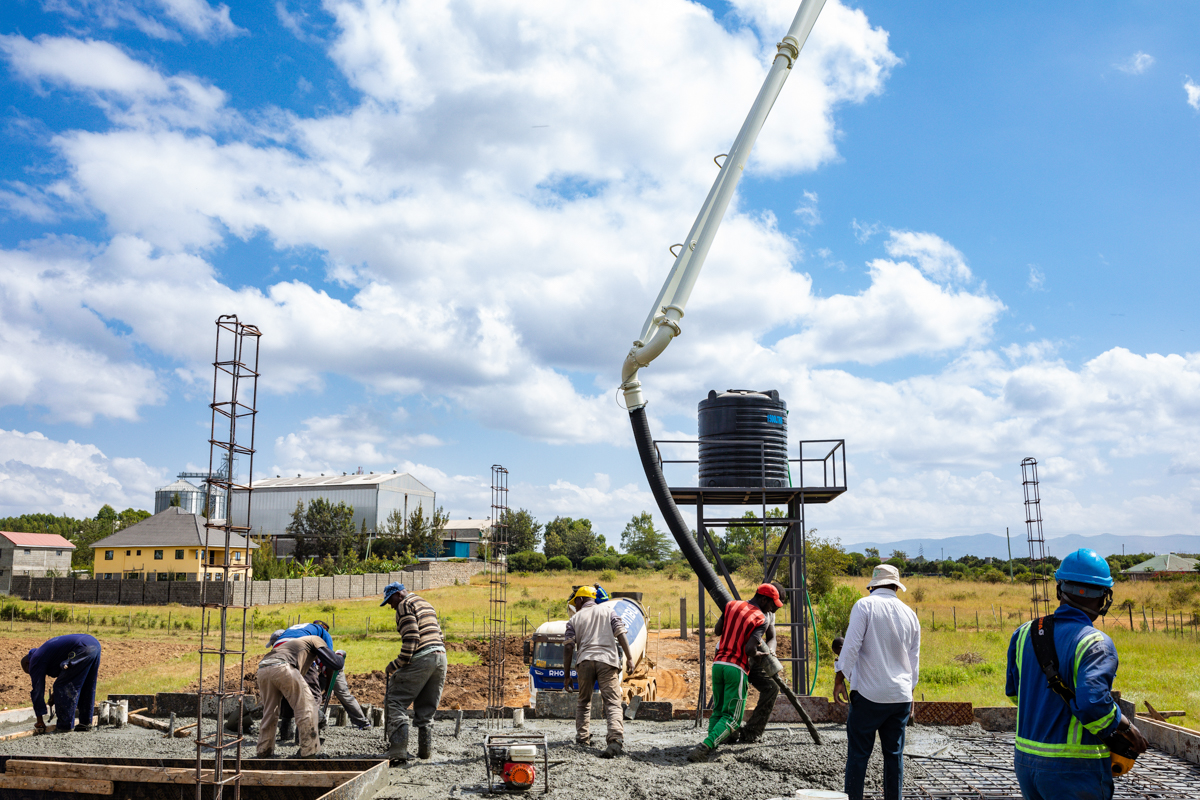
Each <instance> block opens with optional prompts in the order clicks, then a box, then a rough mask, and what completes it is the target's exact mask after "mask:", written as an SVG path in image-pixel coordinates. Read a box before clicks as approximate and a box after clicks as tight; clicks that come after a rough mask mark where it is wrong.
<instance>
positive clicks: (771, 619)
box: [713, 581, 783, 744]
mask: <svg viewBox="0 0 1200 800" xmlns="http://www.w3.org/2000/svg"><path fill="white" fill-rule="evenodd" d="M763 587H765V588H762V587H760V591H761V592H762V593H763V594H766V595H767V596H768V597H771V598H773V599H774V600H775V601H776V602H777V603H778V605H777V606H772V607H771V608H769V609H764V610H763V616H765V617H766V618H767V630H766V632H765V633H764V634H763V641H762V643H763V647H764V648H766V650H767V652H769V653H770V654H771V655H775V652H776V649H777V647H778V640H777V639H776V638H775V609H776V608H782V607H783V598H782V595H781V594H780V592H779V590H780V589H782V588H783V587H782V585H781V584H779V583H776V582H775V581H771V582H770V583H769V584H763ZM766 589H773V590H774V594H771V593H770V592H767V591H766ZM717 624H718V625H720V624H721V621H720V620H717ZM713 632H714V633H716V634H717V635H718V636H720V635H721V631H720V630H719V629H716V628H714V629H713ZM765 663H766V659H765V658H763V657H761V656H754V657H753V658H751V659H750V673H749V679H750V685H751V686H753V687H754V688H755V689H757V690H758V702H757V703H755V704H754V711H753V712H752V713H751V714H750V719H749V720H748V721H747V722H746V724H745V725H743V726H742V729H741V731H740V732H738V733H737V734H735V736H736V737H737V741H739V742H742V743H744V744H752V743H754V742H757V741H758V740H759V739H761V738H762V735H763V732H764V731H766V729H767V722H768V721H769V720H770V719H771V712H772V711H774V710H775V699H776V698H777V697H779V687H778V686H777V685H776V684H775V681H774V680H773V679H772V677H771V676H770V675H768V674H767V670H766V669H764V666H765ZM733 738H734V737H732V736H731V737H730V740H731V741H732V740H733Z"/></svg>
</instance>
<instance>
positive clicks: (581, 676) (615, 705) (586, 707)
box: [563, 586, 637, 758]
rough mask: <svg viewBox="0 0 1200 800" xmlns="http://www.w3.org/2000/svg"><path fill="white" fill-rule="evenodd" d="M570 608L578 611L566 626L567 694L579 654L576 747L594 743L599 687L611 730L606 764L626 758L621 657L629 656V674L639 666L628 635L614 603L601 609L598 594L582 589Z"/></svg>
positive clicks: (591, 588)
mask: <svg viewBox="0 0 1200 800" xmlns="http://www.w3.org/2000/svg"><path fill="white" fill-rule="evenodd" d="M569 605H570V606H571V608H572V609H574V612H575V613H573V614H571V615H570V616H571V618H570V620H568V621H567V629H566V633H565V639H564V642H565V643H564V645H563V689H565V690H568V691H569V690H570V680H571V657H572V655H574V653H575V649H576V647H578V648H579V656H578V659H577V660H578V663H577V664H576V665H575V674H576V676H577V678H578V681H579V702H578V703H577V704H576V706H575V743H576V744H580V745H583V746H584V747H587V746H588V745H590V744H591V742H592V731H591V722H592V689H593V687H594V686H595V685H597V684H598V685H599V686H600V699H601V701H602V702H603V704H604V719H605V721H606V722H607V724H608V730H607V732H606V734H605V748H604V750H603V751H601V753H600V757H601V758H614V757H616V756H619V755H621V754H622V753H624V752H625V751H624V747H625V723H624V722H623V721H622V709H621V656H620V654H619V653H618V652H617V646H618V645H620V647H621V651H623V652H624V653H625V663H626V665H628V666H627V670H628V671H629V672H633V668H634V667H635V666H637V665H636V664H635V663H634V660H633V653H632V651H630V649H629V640H628V639H627V638H626V634H627V633H628V629H626V627H625V622H624V621H623V620H622V619H621V617H620V615H619V614H618V613H617V610H616V604H615V603H597V602H596V588H595V587H592V586H580V587H579V588H578V589H576V590H575V595H574V597H572V598H571V600H570V603H569Z"/></svg>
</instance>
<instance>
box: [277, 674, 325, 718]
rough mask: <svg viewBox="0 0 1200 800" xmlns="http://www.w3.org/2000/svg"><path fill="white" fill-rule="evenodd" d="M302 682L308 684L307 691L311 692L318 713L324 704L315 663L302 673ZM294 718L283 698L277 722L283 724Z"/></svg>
mask: <svg viewBox="0 0 1200 800" xmlns="http://www.w3.org/2000/svg"><path fill="white" fill-rule="evenodd" d="M304 682H305V683H307V684H308V690H309V691H310V692H312V696H313V702H314V703H316V704H317V711H318V712H320V710H321V706H322V705H323V704H324V702H325V689H324V688H323V687H322V686H321V671H320V668H319V667H318V666H317V662H316V661H314V662H313V663H312V664H310V665H309V667H308V672H306V673H304ZM295 716H296V712H295V711H293V710H292V707H291V705H290V704H289V703H288V701H287V698H286V697H285V698H283V699H282V700H281V701H280V704H279V721H280V722H285V721H287V720H289V719H293V718H294V717H295ZM318 722H320V720H318Z"/></svg>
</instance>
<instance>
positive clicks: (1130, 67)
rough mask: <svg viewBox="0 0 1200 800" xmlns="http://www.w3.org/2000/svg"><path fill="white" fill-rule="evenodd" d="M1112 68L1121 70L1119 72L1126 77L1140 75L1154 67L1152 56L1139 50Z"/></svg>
mask: <svg viewBox="0 0 1200 800" xmlns="http://www.w3.org/2000/svg"><path fill="white" fill-rule="evenodd" d="M1113 66H1115V67H1116V68H1117V69H1119V70H1121V72H1124V73H1125V74H1126V75H1141V74H1142V73H1144V72H1145V71H1146V70H1148V69H1150V68H1151V67H1152V66H1154V56H1152V55H1150V54H1149V53H1143V52H1142V51H1141V50H1139V51H1137V52H1136V53H1134V54H1133V55H1131V56H1130V57H1129V58H1127V59H1125V60H1124V61H1121V62H1119V63H1117V64H1114V65H1113Z"/></svg>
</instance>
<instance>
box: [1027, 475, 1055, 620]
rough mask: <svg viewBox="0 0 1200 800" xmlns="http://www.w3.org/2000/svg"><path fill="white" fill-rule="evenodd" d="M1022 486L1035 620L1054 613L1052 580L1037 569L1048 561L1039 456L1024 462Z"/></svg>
mask: <svg viewBox="0 0 1200 800" xmlns="http://www.w3.org/2000/svg"><path fill="white" fill-rule="evenodd" d="M1021 488H1022V489H1023V490H1024V492H1025V531H1026V535H1027V538H1028V540H1029V573H1030V577H1029V588H1030V592H1031V594H1030V598H1029V602H1030V611H1031V613H1032V615H1031V619H1032V618H1036V617H1043V616H1046V615H1047V614H1049V613H1050V579H1049V578H1047V577H1046V576H1045V575H1044V574H1041V573H1039V572H1038V571H1037V568H1038V567H1039V566H1040V565H1041V564H1043V563H1044V562H1045V561H1046V539H1045V537H1044V536H1043V535H1042V497H1041V493H1040V492H1039V491H1038V476H1037V459H1036V458H1026V459H1023V460H1022V461H1021Z"/></svg>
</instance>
